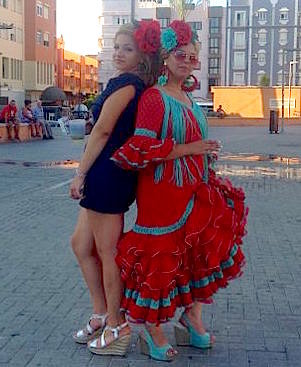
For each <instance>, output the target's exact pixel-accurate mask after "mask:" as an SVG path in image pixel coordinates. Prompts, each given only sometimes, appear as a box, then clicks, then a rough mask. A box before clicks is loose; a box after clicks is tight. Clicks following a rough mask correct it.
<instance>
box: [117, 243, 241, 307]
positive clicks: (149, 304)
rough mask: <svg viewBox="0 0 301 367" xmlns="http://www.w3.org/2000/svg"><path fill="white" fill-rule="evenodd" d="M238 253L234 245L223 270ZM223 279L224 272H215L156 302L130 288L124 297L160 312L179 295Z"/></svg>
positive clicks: (173, 291) (180, 287)
mask: <svg viewBox="0 0 301 367" xmlns="http://www.w3.org/2000/svg"><path fill="white" fill-rule="evenodd" d="M237 251H238V246H237V245H234V246H233V247H232V249H231V251H230V256H229V259H228V260H227V261H224V262H223V263H221V265H220V267H221V269H222V270H224V269H227V268H230V267H231V266H232V265H233V264H234V260H233V256H235V255H236V253H237ZM223 277H224V275H223V272H222V271H218V272H214V273H212V274H211V275H210V276H208V277H205V278H202V279H200V280H197V281H190V282H189V284H187V285H184V286H179V287H175V288H174V289H172V290H171V291H170V293H169V295H168V297H166V298H160V299H159V300H158V301H155V300H153V299H151V298H142V297H141V295H140V292H138V291H136V290H131V289H128V288H126V289H125V290H124V296H125V297H126V298H127V299H133V300H134V301H135V303H136V305H137V306H139V307H148V308H151V309H153V310H158V309H159V308H160V307H169V306H170V305H171V300H173V299H174V298H175V297H176V296H178V295H181V294H187V293H190V292H191V288H203V287H206V286H207V285H208V284H209V283H214V282H215V280H216V279H222V278H223Z"/></svg>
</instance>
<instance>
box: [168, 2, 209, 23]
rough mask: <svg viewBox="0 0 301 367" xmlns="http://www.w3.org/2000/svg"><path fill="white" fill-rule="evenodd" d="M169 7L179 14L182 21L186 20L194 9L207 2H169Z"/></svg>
mask: <svg viewBox="0 0 301 367" xmlns="http://www.w3.org/2000/svg"><path fill="white" fill-rule="evenodd" d="M168 1H169V5H170V7H171V8H172V9H174V11H175V12H176V13H177V15H178V17H179V18H180V19H181V20H185V18H186V17H187V15H188V13H189V12H190V11H191V10H193V9H194V7H195V6H198V5H200V4H201V3H203V2H204V1H206V0H168Z"/></svg>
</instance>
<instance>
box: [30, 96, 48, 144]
mask: <svg viewBox="0 0 301 367" xmlns="http://www.w3.org/2000/svg"><path fill="white" fill-rule="evenodd" d="M32 114H33V118H34V121H35V122H36V123H40V124H41V126H42V131H43V139H53V135H52V129H51V126H50V124H49V122H48V121H46V120H45V118H44V109H43V106H42V101H41V100H40V99H38V100H37V102H36V106H35V107H34V108H33V110H32Z"/></svg>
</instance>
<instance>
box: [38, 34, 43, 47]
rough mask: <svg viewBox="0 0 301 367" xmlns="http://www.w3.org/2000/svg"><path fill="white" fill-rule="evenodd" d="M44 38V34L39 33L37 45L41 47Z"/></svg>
mask: <svg viewBox="0 0 301 367" xmlns="http://www.w3.org/2000/svg"><path fill="white" fill-rule="evenodd" d="M42 38H43V36H42V32H41V31H37V43H38V44H39V45H41V44H42Z"/></svg>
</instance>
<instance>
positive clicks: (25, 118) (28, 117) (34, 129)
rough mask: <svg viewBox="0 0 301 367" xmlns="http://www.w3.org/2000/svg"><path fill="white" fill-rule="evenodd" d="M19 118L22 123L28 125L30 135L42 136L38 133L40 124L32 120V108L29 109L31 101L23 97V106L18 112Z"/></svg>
mask: <svg viewBox="0 0 301 367" xmlns="http://www.w3.org/2000/svg"><path fill="white" fill-rule="evenodd" d="M20 120H21V122H23V123H24V124H28V125H29V126H30V130H31V136H32V137H36V136H40V137H41V136H42V135H41V134H40V127H41V124H40V123H39V122H36V121H35V120H34V117H33V114H32V110H31V101H30V100H29V99H25V101H24V107H23V108H22V111H21V114H20Z"/></svg>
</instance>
